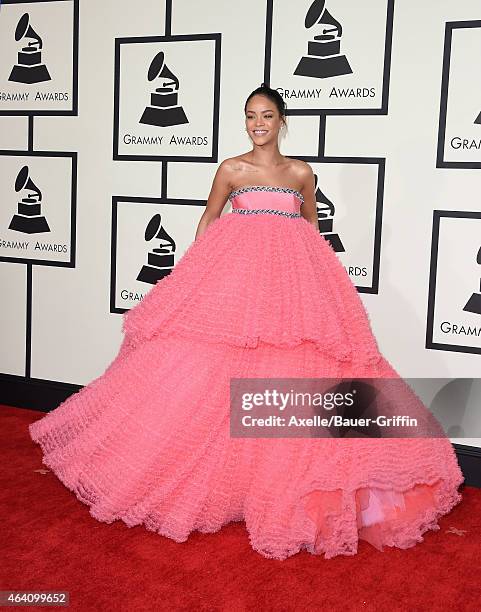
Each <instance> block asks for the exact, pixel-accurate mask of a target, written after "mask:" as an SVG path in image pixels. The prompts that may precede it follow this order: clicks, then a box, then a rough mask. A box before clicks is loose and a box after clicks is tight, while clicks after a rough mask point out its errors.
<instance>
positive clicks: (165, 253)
mask: <svg viewBox="0 0 481 612" xmlns="http://www.w3.org/2000/svg"><path fill="white" fill-rule="evenodd" d="M154 239H155V240H159V241H160V246H159V247H157V248H153V249H151V250H150V251H149V253H148V256H147V264H145V265H143V266H142V269H141V270H140V272H139V274H138V276H137V279H136V280H139V281H142V282H144V283H150V284H151V285H155V283H156V282H157V281H158V280H160V279H162V278H164V277H165V276H167V275H168V274H170V273H171V272H172V268H173V267H174V263H175V261H174V258H175V249H176V245H175V241H174V239H173V238H172V236H170V235H169V234H168V233H167V231H166V230H165V229H164V227H163V226H162V219H161V216H160V214H155V215H154V216H153V217H152V219H151V220H150V221H149V223H148V224H147V227H146V229H145V240H146V241H147V242H150V241H151V240H154Z"/></svg>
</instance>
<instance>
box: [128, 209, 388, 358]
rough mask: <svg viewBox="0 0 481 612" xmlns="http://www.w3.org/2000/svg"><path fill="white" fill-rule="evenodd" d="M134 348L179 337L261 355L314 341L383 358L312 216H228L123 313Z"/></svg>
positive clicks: (336, 354) (345, 354) (347, 354)
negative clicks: (268, 347) (267, 348)
mask: <svg viewBox="0 0 481 612" xmlns="http://www.w3.org/2000/svg"><path fill="white" fill-rule="evenodd" d="M123 331H124V333H125V335H126V336H127V341H128V342H129V343H130V344H131V345H136V344H138V343H139V342H141V341H143V340H145V339H150V338H153V337H154V336H165V335H167V336H168V335H171V334H172V333H174V334H175V333H176V334H179V335H184V336H186V337H191V338H198V339H200V340H209V339H211V340H214V341H220V342H224V343H227V344H231V345H233V346H241V347H249V348H255V347H256V346H258V344H259V342H264V343H269V344H272V345H275V346H282V347H286V348H287V347H293V346H297V345H299V344H301V343H303V342H306V341H311V342H313V343H314V344H315V345H316V347H317V349H318V350H319V351H321V352H323V353H325V354H328V355H330V356H331V357H332V358H334V359H337V360H339V361H345V362H356V363H358V364H364V363H366V364H370V363H376V362H377V361H378V360H379V359H380V354H379V350H378V347H377V343H376V340H375V338H374V336H373V334H372V333H371V326H370V321H369V318H368V314H367V311H366V310H365V308H364V305H363V303H362V301H361V298H360V296H359V294H358V292H357V290H356V289H355V287H354V286H353V284H352V283H351V281H350V279H349V277H348V276H347V274H346V272H345V270H344V268H343V266H342V264H341V262H340V260H339V259H338V257H337V255H336V254H335V252H334V250H333V249H332V247H331V246H330V244H329V243H328V242H327V241H326V240H325V239H324V238H323V237H322V236H321V235H320V234H319V232H317V231H316V230H315V229H314V227H313V226H312V225H311V224H310V223H308V222H307V221H306V220H305V219H304V218H302V217H301V218H299V219H295V218H294V219H290V218H285V217H281V216H277V215H269V214H265V215H236V214H226V215H224V216H222V217H220V218H219V219H216V220H215V221H214V222H213V223H211V224H210V225H209V226H208V228H207V230H206V231H205V232H204V234H203V235H201V236H200V237H199V238H198V239H197V240H196V241H194V242H193V243H192V244H191V245H190V247H189V249H188V250H187V251H186V252H185V253H184V255H183V257H182V258H181V259H180V260H179V261H178V263H177V264H176V266H175V267H174V269H173V271H172V272H171V274H170V275H169V276H167V277H165V278H164V279H162V280H161V281H160V283H158V284H157V285H156V286H155V287H154V288H153V289H152V290H151V291H150V292H149V293H147V294H146V295H145V297H144V298H143V300H142V301H141V302H140V303H139V304H137V305H136V306H135V307H134V308H132V309H131V310H130V311H129V312H127V313H126V314H125V315H124V320H123Z"/></svg>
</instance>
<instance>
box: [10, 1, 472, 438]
mask: <svg viewBox="0 0 481 612" xmlns="http://www.w3.org/2000/svg"><path fill="white" fill-rule="evenodd" d="M311 4H312V2H311V0H299V1H298V2H296V3H293V2H290V1H289V0H273V1H272V2H271V1H267V0H266V1H264V0H263V1H259V0H243V2H241V3H233V2H225V1H224V0H196V1H194V0H174V1H173V2H172V3H170V2H167V3H165V2H163V1H160V0H137V2H135V3H132V2H127V1H119V0H116V1H114V0H103V1H102V2H97V1H96V0H81V2H80V3H78V5H77V3H75V2H74V1H73V0H47V1H41V2H29V3H25V2H22V3H18V2H15V1H13V2H7V3H5V2H3V3H2V6H1V9H0V57H1V58H2V59H1V66H0V189H1V190H2V196H1V199H2V210H1V214H0V219H1V230H0V231H1V243H0V283H1V288H2V317H0V333H1V336H2V340H3V342H2V345H3V350H2V351H1V353H0V372H3V373H5V374H10V375H14V376H18V377H20V378H29V377H32V378H37V379H43V380H46V381H62V382H68V383H77V384H86V383H88V382H89V381H90V380H92V379H93V378H94V377H96V376H98V375H99V374H100V373H102V371H103V370H104V369H105V368H106V366H107V365H108V364H109V363H110V362H111V360H112V359H113V358H114V357H115V355H116V353H117V350H118V348H119V345H120V341H121V316H120V313H122V312H124V311H125V310H126V309H127V308H130V307H131V306H132V305H134V304H135V302H136V300H137V299H140V297H141V296H142V295H143V294H145V293H146V292H147V291H148V290H149V289H150V288H151V286H152V285H151V284H150V285H149V284H148V283H146V282H143V281H140V280H137V279H136V274H137V272H138V271H139V270H140V269H141V268H142V265H143V264H144V263H146V261H147V255H148V252H149V250H150V249H151V248H152V247H155V246H157V243H156V244H154V242H156V241H155V240H154V241H153V242H152V244H146V243H145V239H144V232H145V228H146V226H147V225H148V223H149V221H152V220H153V219H154V217H155V215H160V216H159V217H158V219H160V218H161V219H162V227H163V228H164V229H165V230H166V232H167V235H168V236H169V237H171V238H173V239H174V242H175V261H176V262H177V261H178V259H179V257H180V256H181V255H182V253H183V252H184V251H185V249H186V248H187V247H188V245H189V244H190V243H191V241H192V240H193V237H194V233H195V229H196V226H197V222H198V219H199V217H200V215H201V213H202V207H203V205H204V204H205V199H206V198H207V195H208V193H209V189H210V185H211V181H212V178H213V175H214V173H215V170H216V168H217V165H218V163H219V162H220V161H221V160H223V159H225V158H226V157H229V156H232V155H237V154H239V153H241V152H244V151H247V150H248V149H249V148H250V143H249V141H248V139H247V136H246V134H245V132H244V127H243V121H244V117H243V105H244V101H245V98H246V97H247V95H248V94H249V92H250V91H251V90H252V89H254V88H255V87H257V86H258V85H259V84H260V83H261V82H262V81H263V80H269V81H270V85H271V86H272V87H278V88H279V89H280V90H281V92H287V94H286V101H287V104H288V109H289V110H290V112H291V113H292V114H290V115H289V116H288V133H287V136H286V137H285V138H284V139H283V141H282V143H281V148H282V152H283V153H284V154H286V155H291V156H295V157H299V158H303V159H306V161H308V162H309V163H311V165H312V167H313V169H314V171H315V173H316V175H317V176H318V179H319V183H318V186H319V188H320V190H321V192H322V196H324V197H325V200H324V202H325V201H326V200H327V201H328V202H330V203H331V204H332V205H333V206H334V208H335V214H334V215H333V232H334V233H335V234H336V235H337V236H338V237H339V238H340V239H341V241H342V243H343V244H344V247H345V250H344V251H343V252H339V253H338V254H339V257H340V258H341V260H342V262H343V264H344V265H345V266H346V269H347V270H348V271H349V272H350V274H351V279H352V280H353V282H354V284H355V285H356V286H357V287H358V290H359V291H360V294H361V297H362V299H363V302H364V304H365V306H366V308H367V310H368V312H369V316H370V319H371V323H372V327H373V331H374V333H375V335H376V337H377V338H378V342H379V346H380V348H381V350H382V352H383V353H384V355H385V356H386V357H387V359H388V360H389V361H390V362H391V363H392V364H393V366H394V367H395V368H396V369H397V370H398V372H399V373H400V374H401V375H402V376H405V377H434V378H439V379H440V382H439V386H438V387H437V388H436V385H434V387H433V385H432V384H430V385H429V386H428V387H427V388H426V389H425V399H426V400H429V401H431V400H432V399H434V398H435V396H436V395H437V401H439V402H441V403H442V401H443V398H449V402H450V404H449V407H450V410H452V412H453V419H454V422H458V423H459V422H460V420H461V416H460V415H459V413H457V412H456V411H457V410H459V409H460V407H459V405H458V406H457V405H455V403H454V402H453V397H452V395H450V394H449V393H448V391H447V389H448V386H447V383H446V379H458V378H469V377H476V376H479V372H480V364H481V312H474V311H473V310H472V309H471V311H467V310H463V306H464V304H465V303H466V302H467V300H468V298H469V297H470V295H471V294H473V293H474V294H476V293H478V294H479V292H480V277H481V265H480V264H479V263H478V262H477V261H476V254H477V250H478V249H479V248H480V247H481V238H480V237H481V231H480V229H481V228H480V226H481V215H480V209H481V206H480V203H479V192H480V188H481V173H480V168H481V145H480V144H479V143H480V142H481V124H479V123H475V118H476V115H477V113H480V112H481V81H480V80H479V65H478V64H479V56H480V51H481V7H480V5H479V2H477V0H464V2H463V3H453V2H450V1H448V0H426V1H425V2H419V1H415V0H396V1H395V2H388V0H367V1H366V2H364V3H352V1H350V0H330V1H329V0H328V2H327V3H326V8H327V9H328V11H329V13H330V15H332V16H333V17H334V18H335V20H336V22H337V23H338V24H340V25H341V26H342V36H341V49H340V53H341V55H344V56H345V58H346V60H347V62H348V64H349V66H350V68H351V70H352V72H351V73H349V74H340V75H337V76H336V75H335V76H331V77H328V78H318V77H313V76H307V75H304V76H299V75H297V76H296V75H294V74H293V72H294V70H293V69H294V68H295V66H296V64H297V63H298V61H299V60H300V59H301V57H302V56H303V55H304V56H309V57H311V58H312V54H311V55H309V51H308V41H309V40H313V39H314V35H316V34H318V33H319V31H320V28H321V25H319V24H314V25H313V26H312V27H311V28H305V26H304V19H305V16H306V13H307V11H308V9H309V7H310V5H311ZM358 4H359V6H357V5H358ZM76 7H77V8H78V15H77V16H76V14H75V10H76ZM361 7H362V10H361ZM359 11H361V12H360V13H359ZM25 13H28V15H29V24H30V26H31V27H32V28H33V29H34V31H35V32H36V34H38V35H39V36H40V37H41V38H42V42H43V48H42V49H41V60H40V63H41V64H44V65H45V66H46V67H47V68H48V70H49V73H50V76H51V80H50V81H44V82H37V83H34V84H25V83H22V82H18V81H15V80H9V75H10V73H11V70H12V67H13V66H14V65H15V64H19V63H20V64H21V61H20V62H19V59H18V58H17V52H18V51H19V50H21V43H22V41H16V40H15V36H14V35H15V28H16V26H17V24H18V22H19V20H20V18H21V17H22V15H23V14H25ZM358 13H359V14H358ZM324 15H325V13H324ZM391 24H392V33H391V27H390V25H391ZM447 24H448V25H447ZM77 29H78V41H77V40H76V30H77ZM338 32H339V30H338ZM166 36H167V39H166V38H165V37H166ZM266 42H267V44H266ZM77 44H78V55H77ZM160 51H162V52H163V53H165V57H164V63H163V64H162V63H161V64H160V65H165V66H167V67H168V68H169V70H170V71H171V72H172V73H173V74H174V77H177V78H178V83H179V92H178V96H179V97H178V103H179V105H180V106H182V108H183V110H184V111H185V114H186V115H187V119H188V123H186V124H183V125H174V126H170V127H159V126H158V125H157V126H154V125H146V124H141V123H139V118H140V113H141V112H142V110H143V109H144V108H145V107H147V106H149V104H150V94H151V93H152V92H153V91H154V88H155V85H153V84H152V83H151V82H149V81H148V78H147V73H148V68H149V63H150V62H151V60H152V59H153V58H154V57H155V55H156V54H158V53H159V52H160ZM77 59H78V62H77ZM77 63H78V65H77ZM321 64H322V62H321ZM322 65H323V66H325V65H326V64H322ZM77 69H78V70H77ZM322 69H324V68H322ZM22 71H23V72H22ZM24 73H27V74H30V73H31V71H30V72H29V71H28V70H25V69H24V66H21V68H20V74H24ZM34 91H35V92H40V93H41V94H42V95H41V96H40V98H41V99H40V100H34V99H33V93H32V92H34ZM21 92H24V93H25V92H29V93H30V96H29V99H28V100H26V99H25V96H24V97H23V98H17V99H15V95H14V94H15V93H17V94H19V93H21ZM59 92H61V93H62V95H61V96H60V95H57V99H55V93H57V94H58V93H59ZM302 92H304V93H302ZM306 92H310V93H306ZM349 92H351V94H350V95H347V94H348V93H349ZM50 94H51V95H50ZM49 95H50V99H49ZM303 96H306V97H303ZM77 97H78V99H77ZM29 115H30V117H29ZM159 134H163V135H164V136H165V139H164V141H163V142H162V143H159V142H151V143H147V144H145V143H142V144H133V143H132V142H131V140H132V138H131V137H132V135H135V136H138V137H149V136H155V135H159ZM172 136H174V137H175V138H174V140H175V139H177V140H176V141H175V142H174V143H173V144H172V142H167V140H168V139H169V140H170V139H171V137H172ZM181 137H183V138H184V140H183V141H181V140H180V139H181ZM194 137H195V138H194ZM186 139H188V140H186ZM129 140H130V142H129ZM463 141H464V145H462V143H463ZM461 145H462V146H461ZM25 166H26V167H27V168H28V171H29V176H30V178H31V180H32V181H33V182H34V184H35V186H36V187H38V188H39V189H40V190H41V192H42V202H41V213H42V214H43V215H44V216H45V218H46V219H47V221H49V225H50V230H51V231H50V232H48V233H45V232H44V233H42V234H39V233H25V231H24V232H19V231H18V230H17V231H15V230H12V229H8V227H9V222H10V219H11V218H12V217H13V216H14V214H15V213H16V212H20V209H19V210H17V205H19V195H18V193H17V192H16V191H15V189H14V187H15V179H16V177H17V173H18V172H19V171H20V169H21V168H23V167H25ZM319 195H320V194H319V192H318V196H319ZM320 200H321V201H322V198H319V197H318V202H319V201H320ZM229 210H230V207H229V205H227V206H226V208H225V212H228V211H229ZM27 242H28V246H27ZM157 242H158V241H157ZM20 243H23V244H20ZM36 244H37V245H38V248H34V246H35V245H36ZM53 244H56V245H61V246H59V247H58V248H56V249H53V248H52V245H53ZM47 247H49V248H47ZM29 297H31V301H29ZM476 303H477V302H476ZM460 384H461V386H462V388H463V389H464V391H465V392H464V393H462V394H460V396H459V397H460V398H461V395H462V396H463V397H462V403H463V405H466V406H468V409H469V407H471V408H472V409H473V410H474V409H475V408H476V406H477V405H479V402H480V401H481V388H480V385H479V382H478V381H475V382H474V383H473V384H469V382H466V383H463V381H460ZM421 386H422V385H421ZM450 388H452V385H451V387H450ZM456 388H460V387H456ZM445 401H448V400H447V399H446V400H445ZM468 412H469V410H468ZM468 424H469V427H473V429H472V430H473V431H476V428H478V430H477V431H479V427H480V422H479V420H478V421H477V423H476V424H474V426H473V423H472V422H471V421H470V420H469V419H467V420H466V421H465V423H464V428H465V432H466V434H467V435H469V429H467V428H468ZM454 431H455V430H453V432H454ZM452 439H454V441H458V442H460V443H464V444H473V445H476V446H481V440H480V439H474V438H473V439H461V438H460V439H459V440H458V439H456V438H452Z"/></svg>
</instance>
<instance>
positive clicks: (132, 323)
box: [30, 186, 464, 560]
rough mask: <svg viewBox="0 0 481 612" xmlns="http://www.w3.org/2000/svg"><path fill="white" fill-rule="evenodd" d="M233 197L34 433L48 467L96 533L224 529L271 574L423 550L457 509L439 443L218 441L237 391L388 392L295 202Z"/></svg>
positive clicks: (354, 299)
mask: <svg viewBox="0 0 481 612" xmlns="http://www.w3.org/2000/svg"><path fill="white" fill-rule="evenodd" d="M230 199H231V201H232V205H233V208H232V212H231V213H228V214H225V215H223V216H221V217H220V218H218V219H216V220H215V221H214V222H212V223H211V224H210V225H209V226H208V227H207V229H206V231H205V232H204V233H203V234H202V235H201V236H200V237H199V238H198V239H197V240H196V241H194V242H193V243H192V244H191V245H190V247H189V248H188V250H187V251H186V252H185V254H184V255H183V257H182V258H181V259H180V260H179V261H178V263H177V264H176V266H175V267H174V269H173V271H172V272H171V274H170V275H168V276H166V277H165V278H163V279H162V280H160V281H158V282H157V284H156V285H155V286H154V287H152V289H151V290H150V291H149V292H148V293H147V294H146V295H145V297H144V299H143V300H142V301H141V302H140V303H139V304H137V305H136V306H135V307H134V308H132V309H131V310H130V311H129V312H127V313H125V314H124V315H123V327H122V331H123V341H122V344H121V346H120V349H119V352H118V354H117V356H116V357H115V359H114V360H113V362H112V363H111V364H110V365H109V366H108V367H107V369H106V370H105V372H104V373H103V374H102V375H101V376H99V377H98V378H96V379H95V380H93V381H92V382H91V383H90V384H88V385H87V386H85V387H83V388H82V389H81V390H80V391H79V392H78V393H75V394H74V395H72V396H70V397H69V398H68V399H67V400H66V401H64V402H63V403H62V404H60V405H59V406H58V407H57V408H56V409H55V410H53V411H51V412H49V413H47V414H46V415H45V416H43V417H42V418H41V419H39V420H38V421H36V422H34V423H32V424H31V425H30V435H31V437H32V439H33V440H34V441H35V442H37V443H38V444H39V445H40V446H41V449H42V455H43V463H44V464H45V465H46V466H48V467H49V468H50V469H51V470H52V471H53V472H54V473H55V474H56V476H57V477H58V478H59V479H60V480H61V481H62V483H63V484H64V485H65V486H66V487H68V488H69V489H70V490H71V491H73V492H74V493H75V495H76V496H77V497H78V499H79V500H81V501H82V502H84V503H85V504H87V505H88V506H89V507H90V508H89V511H90V514H91V515H92V516H93V517H94V518H95V519H97V520H99V521H103V522H106V523H111V522H112V521H114V520H117V519H120V520H122V521H124V522H125V523H126V524H127V525H128V526H134V525H140V524H142V525H144V526H145V528H147V529H149V530H152V531H154V532H157V533H158V534H161V535H163V536H167V537H169V538H172V539H173V540H175V541H177V542H184V541H186V540H187V539H188V537H189V534H190V533H192V532H193V531H196V530H198V531H200V532H203V533H213V532H216V531H218V530H220V529H221V527H222V526H223V525H225V524H227V523H229V522H232V521H244V522H245V526H246V529H247V532H248V536H249V541H250V544H251V546H252V548H253V549H254V550H255V551H257V552H258V553H260V554H261V555H263V556H265V557H268V558H273V559H280V560H282V559H286V558H287V557H289V556H291V555H294V554H296V553H297V552H299V551H301V550H303V549H304V550H306V551H308V552H310V553H312V554H317V555H320V554H323V555H324V557H325V558H331V557H335V556H336V555H354V554H356V552H357V549H358V544H359V540H360V539H363V540H366V541H368V542H370V543H371V544H372V545H373V546H375V547H376V548H378V549H379V550H385V548H384V547H385V546H396V547H399V548H408V547H411V546H414V545H415V544H416V543H418V542H422V541H423V537H422V534H423V533H424V532H426V531H427V530H438V529H439V525H438V522H437V521H438V519H439V517H441V516H442V515H444V514H446V513H448V512H449V511H450V510H451V509H452V508H453V506H455V505H456V504H457V503H458V502H459V501H460V500H461V494H460V493H459V492H458V486H459V485H460V484H461V483H462V482H463V480H464V479H463V476H462V473H461V470H460V468H459V465H458V462H457V459H456V455H455V453H454V449H453V447H452V445H451V443H450V442H449V440H448V439H447V438H445V437H444V438H443V437H439V438H404V439H401V438H388V439H387V438H386V439H375V438H359V437H358V438H350V439H347V438H344V439H340V438H333V437H324V438H307V437H306V438H290V439H288V438H260V437H259V438H240V437H232V436H231V435H230V429H229V414H230V413H229V410H230V400H229V381H230V379H231V377H244V378H249V377H252V378H255V377H265V378H268V377H295V378H302V377H314V378H315V377H329V376H344V375H347V376H349V375H352V374H353V373H354V374H355V375H358V376H375V377H381V378H382V377H399V375H398V374H397V373H396V372H395V370H394V369H393V368H392V366H391V365H390V364H389V363H388V362H387V360H386V359H385V358H384V357H383V356H382V355H381V354H380V352H379V350H378V346H377V344H376V340H375V338H374V336H373V333H372V331H371V327H370V322H369V319H368V316H367V313H366V311H365V309H364V306H363V303H362V301H361V299H360V297H359V294H358V292H357V290H356V288H355V287H354V285H353V284H352V282H351V280H350V278H349V276H348V274H347V272H346V271H345V269H344V267H343V266H342V264H341V262H340V260H339V259H338V257H337V255H336V254H335V252H334V250H333V249H332V247H331V245H330V244H329V243H328V242H327V241H326V240H325V239H324V238H323V237H322V236H321V235H320V234H319V232H317V231H316V230H315V228H314V227H313V225H311V224H310V223H308V222H307V221H306V219H304V218H303V217H302V216H301V215H300V207H301V203H302V195H301V194H300V193H299V192H297V191H295V190H293V189H290V188H286V187H265V186H252V187H243V188H240V189H238V190H237V191H235V192H232V194H231V195H230ZM426 410H427V409H426Z"/></svg>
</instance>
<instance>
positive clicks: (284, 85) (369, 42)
mask: <svg viewBox="0 0 481 612" xmlns="http://www.w3.org/2000/svg"><path fill="white" fill-rule="evenodd" d="M392 19H393V2H392V0H391V1H390V0H370V1H369V2H348V1H347V0H298V1H297V2H290V1H289V0H269V2H268V18H267V31H266V78H267V80H269V82H270V85H271V87H274V88H276V89H278V91H279V92H280V93H281V94H282V95H283V97H284V99H285V100H286V103H287V105H288V108H289V113H291V114H319V113H326V114H328V113H331V114H363V113H364V114H376V113H377V114H385V113H387V98H388V83H389V66H390V58H391V40H392Z"/></svg>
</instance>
